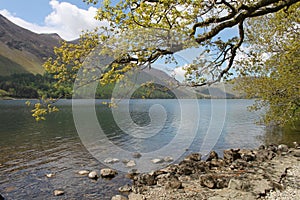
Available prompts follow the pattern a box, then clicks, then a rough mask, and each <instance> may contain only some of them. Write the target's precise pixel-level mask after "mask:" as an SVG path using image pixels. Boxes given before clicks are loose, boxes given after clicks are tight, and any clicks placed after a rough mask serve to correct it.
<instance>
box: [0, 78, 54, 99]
mask: <svg viewBox="0 0 300 200" xmlns="http://www.w3.org/2000/svg"><path fill="white" fill-rule="evenodd" d="M51 82H53V80H52V79H51V77H50V76H47V75H44V76H42V75H40V74H37V75H34V74H29V73H26V74H13V75H10V76H0V89H1V90H4V91H6V96H9V97H13V98H39V97H40V96H41V95H44V94H46V95H47V93H48V95H53V94H55V91H53V89H52V87H51Z"/></svg>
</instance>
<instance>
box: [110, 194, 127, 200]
mask: <svg viewBox="0 0 300 200" xmlns="http://www.w3.org/2000/svg"><path fill="white" fill-rule="evenodd" d="M111 200H128V198H127V197H125V196H123V195H119V194H118V195H116V196H113V197H112V198H111Z"/></svg>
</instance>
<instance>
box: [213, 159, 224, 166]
mask: <svg viewBox="0 0 300 200" xmlns="http://www.w3.org/2000/svg"><path fill="white" fill-rule="evenodd" d="M224 165H225V162H224V160H223V159H212V160H211V161H210V166H211V167H222V166H224Z"/></svg>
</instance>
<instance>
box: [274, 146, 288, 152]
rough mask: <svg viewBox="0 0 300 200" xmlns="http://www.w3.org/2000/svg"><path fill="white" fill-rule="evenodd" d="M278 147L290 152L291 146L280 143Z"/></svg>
mask: <svg viewBox="0 0 300 200" xmlns="http://www.w3.org/2000/svg"><path fill="white" fill-rule="evenodd" d="M277 149H278V151H280V152H288V151H289V147H288V146H287V145H285V144H280V145H278V147H277Z"/></svg>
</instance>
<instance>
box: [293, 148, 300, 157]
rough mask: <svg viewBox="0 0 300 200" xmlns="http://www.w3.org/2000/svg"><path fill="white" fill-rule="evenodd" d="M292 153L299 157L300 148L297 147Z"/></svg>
mask: <svg viewBox="0 0 300 200" xmlns="http://www.w3.org/2000/svg"><path fill="white" fill-rule="evenodd" d="M292 155H293V156H295V157H297V158H299V157H300V149H295V150H293V151H292Z"/></svg>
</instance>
